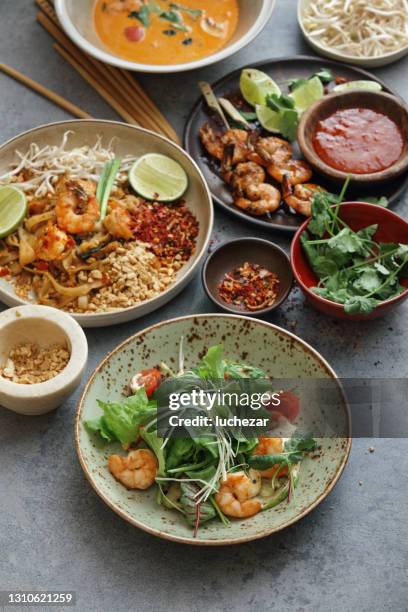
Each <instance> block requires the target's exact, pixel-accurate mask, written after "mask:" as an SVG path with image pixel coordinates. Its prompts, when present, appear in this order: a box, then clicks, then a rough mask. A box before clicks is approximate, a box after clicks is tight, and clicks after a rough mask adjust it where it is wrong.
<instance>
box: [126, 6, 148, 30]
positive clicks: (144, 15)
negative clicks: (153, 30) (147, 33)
mask: <svg viewBox="0 0 408 612" xmlns="http://www.w3.org/2000/svg"><path fill="white" fill-rule="evenodd" d="M128 17H129V19H138V20H139V21H140V22H141V23H142V24H143V25H144V26H145V27H146V28H148V27H149V25H150V7H149V6H148V5H147V4H144V5H143V6H142V7H141V8H140V10H138V11H131V12H130V13H129V15H128Z"/></svg>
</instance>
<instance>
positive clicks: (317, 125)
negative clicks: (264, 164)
mask: <svg viewBox="0 0 408 612" xmlns="http://www.w3.org/2000/svg"><path fill="white" fill-rule="evenodd" d="M298 139H299V145H300V148H301V151H302V153H303V155H304V156H305V157H306V159H307V160H308V161H309V163H310V164H311V165H312V166H313V168H314V169H315V170H316V171H317V172H319V173H320V174H323V175H325V176H327V177H329V178H331V179H334V180H337V181H344V180H345V179H346V178H347V177H348V176H351V177H352V179H353V181H354V182H355V183H366V184H367V183H369V184H373V183H380V182H385V181H389V180H393V179H395V178H396V177H397V176H400V175H401V174H403V173H404V172H406V171H407V170H408V107H407V106H406V104H405V103H404V102H403V101H402V100H400V99H399V98H397V97H395V96H392V95H390V94H387V93H379V92H372V91H350V92H347V93H341V94H329V95H328V96H325V97H324V98H322V99H321V100H319V101H318V102H316V103H315V104H314V105H313V106H312V107H310V109H308V110H307V111H306V112H305V113H304V114H303V116H302V119H301V122H300V126H299V133H298Z"/></svg>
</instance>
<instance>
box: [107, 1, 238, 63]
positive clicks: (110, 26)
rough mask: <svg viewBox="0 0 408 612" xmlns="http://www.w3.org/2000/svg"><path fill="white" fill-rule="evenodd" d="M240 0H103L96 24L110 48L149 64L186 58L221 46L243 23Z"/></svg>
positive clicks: (174, 61)
mask: <svg viewBox="0 0 408 612" xmlns="http://www.w3.org/2000/svg"><path fill="white" fill-rule="evenodd" d="M238 13H239V9H238V2H237V0H183V2H182V3H178V2H170V1H169V0H155V1H154V2H150V1H147V0H145V1H144V2H143V1H141V0H97V2H96V5H95V28H96V32H97V34H98V36H99V37H100V39H101V40H102V42H103V43H104V44H105V45H106V46H107V47H108V48H109V50H110V51H111V52H112V53H114V54H115V55H118V56H120V57H122V58H124V59H127V60H130V61H135V62H139V63H143V64H183V63H185V62H191V61H195V60H198V59H201V58H203V57H206V56H208V55H211V54H213V53H216V52H217V51H219V50H220V49H221V48H222V47H224V46H225V45H226V43H227V42H228V41H229V40H230V39H231V38H232V36H233V34H234V32H235V30H236V28H237V24H238Z"/></svg>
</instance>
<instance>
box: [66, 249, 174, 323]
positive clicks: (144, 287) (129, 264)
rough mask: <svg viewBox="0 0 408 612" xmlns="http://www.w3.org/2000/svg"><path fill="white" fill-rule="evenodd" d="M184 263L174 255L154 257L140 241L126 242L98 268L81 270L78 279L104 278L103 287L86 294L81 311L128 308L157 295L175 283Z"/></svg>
mask: <svg viewBox="0 0 408 612" xmlns="http://www.w3.org/2000/svg"><path fill="white" fill-rule="evenodd" d="M183 264H184V262H183V261H181V260H180V259H177V257H175V258H174V259H173V261H172V262H170V261H169V260H168V259H165V258H162V257H157V256H156V255H155V254H154V253H152V251H151V250H150V249H149V248H148V245H146V244H144V243H142V242H136V241H134V242H128V243H126V244H124V245H123V247H120V248H117V249H116V250H115V251H113V252H112V253H110V254H109V255H108V257H106V258H105V259H104V260H103V261H102V262H101V264H100V269H98V270H92V271H90V272H85V271H82V272H81V273H80V274H82V275H83V276H82V277H81V278H80V280H81V282H92V281H94V280H97V279H99V278H105V279H106V283H105V285H104V286H103V287H101V288H100V289H98V291H96V292H92V293H91V294H90V295H88V296H85V297H86V300H83V312H109V311H112V310H115V309H117V308H129V307H130V306H134V305H135V304H138V303H140V302H144V301H145V300H150V299H152V298H154V297H157V296H158V295H160V294H161V293H163V291H165V290H166V289H167V288H168V287H169V286H170V285H171V284H172V283H174V281H175V279H176V276H177V272H178V270H180V268H181V267H182V266H183ZM99 275H100V276H99ZM68 310H69V311H70V312H78V306H77V305H75V306H72V307H70V306H68Z"/></svg>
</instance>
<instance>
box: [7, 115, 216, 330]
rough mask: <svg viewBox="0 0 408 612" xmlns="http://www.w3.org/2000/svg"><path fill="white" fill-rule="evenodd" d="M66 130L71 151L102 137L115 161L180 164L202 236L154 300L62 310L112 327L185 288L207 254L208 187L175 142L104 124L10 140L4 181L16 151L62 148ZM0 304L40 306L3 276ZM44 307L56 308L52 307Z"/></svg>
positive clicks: (54, 128) (53, 128) (59, 126)
mask: <svg viewBox="0 0 408 612" xmlns="http://www.w3.org/2000/svg"><path fill="white" fill-rule="evenodd" d="M68 131H70V132H71V134H70V135H69V145H67V147H68V149H69V150H71V148H76V147H82V146H84V145H88V146H93V145H95V143H96V141H97V139H98V138H99V137H101V146H103V147H108V146H109V145H110V144H111V143H113V144H111V146H112V147H113V149H114V155H115V156H116V157H120V158H122V159H124V158H126V156H131V157H134V158H138V157H140V156H142V155H144V154H146V153H159V154H163V155H166V156H168V157H170V158H172V159H173V160H175V161H177V162H178V163H179V164H180V165H181V166H182V167H183V168H184V170H185V172H186V174H187V177H188V189H187V191H186V193H185V194H184V196H183V200H185V201H186V206H187V208H188V210H189V212H191V213H192V215H193V216H194V217H195V219H196V220H197V221H198V223H199V229H198V235H197V237H196V238H195V250H194V251H193V253H192V255H191V257H190V259H189V260H188V261H187V262H186V263H185V264H184V265H183V266H182V267H181V269H177V271H176V272H175V274H174V277H172V279H171V281H170V282H169V284H168V285H166V286H165V288H164V290H163V291H162V292H161V293H159V294H158V295H155V296H154V297H152V298H150V299H146V300H144V301H140V302H139V303H136V304H134V305H129V306H127V307H116V306H115V307H114V308H113V309H111V310H109V311H102V310H101V311H98V310H97V311H95V312H89V311H85V312H83V313H81V312H78V311H77V312H73V311H72V310H70V308H69V306H68V307H67V308H64V307H62V309H63V310H67V311H68V312H70V314H72V316H74V318H75V319H76V320H77V321H78V323H80V325H82V326H83V327H99V326H107V325H114V324H118V323H123V322H126V321H130V320H132V319H136V318H138V317H141V316H144V315H146V314H148V313H150V312H152V311H154V310H156V309H157V308H160V307H161V306H163V305H164V304H166V303H167V302H169V301H170V300H171V299H172V298H173V297H175V296H176V295H177V294H178V293H179V292H180V291H181V290H182V289H183V288H184V287H185V286H186V285H187V283H188V282H189V281H190V280H191V278H192V277H193V275H194V273H195V271H196V269H197V267H198V265H199V263H200V261H201V259H202V258H203V256H204V254H205V253H206V250H207V246H208V243H209V240H210V235H211V230H212V225H213V205H212V200H211V195H210V192H209V190H208V187H207V185H206V183H205V181H204V178H203V176H202V174H201V172H200V170H199V169H198V167H197V165H196V164H195V162H194V161H193V160H192V159H191V158H190V157H189V156H188V155H187V154H186V153H185V152H184V151H183V150H182V149H181V148H180V147H179V146H177V145H176V144H174V143H173V142H171V141H169V140H167V139H166V138H163V137H162V136H159V135H157V134H154V133H152V132H149V131H147V130H144V129H142V128H138V127H134V126H130V125H127V124H124V123H118V122H114V121H102V120H74V121H63V122H59V123H53V124H49V125H43V126H40V127H37V128H35V129H33V130H30V131H28V132H25V133H23V134H20V135H19V136H17V137H15V138H13V139H11V140H9V141H8V142H6V143H5V144H3V145H2V146H1V147H0V176H4V174H5V173H7V172H8V171H9V170H10V167H11V166H12V165H13V164H16V162H18V161H19V159H18V158H17V156H16V151H19V152H20V153H23V152H26V151H27V150H28V149H29V147H30V145H31V144H32V143H35V144H36V145H37V146H38V147H39V149H40V150H41V149H42V148H43V147H46V146H47V145H48V146H59V145H60V143H61V142H62V140H63V138H64V135H65V134H66V133H67V132H68ZM129 165H130V163H129ZM1 182H2V181H1V180H0V183H1ZM78 282H79V281H78ZM0 300H1V301H2V302H4V303H5V304H7V305H8V306H18V305H22V304H26V303H38V302H37V301H36V300H35V295H34V294H33V293H31V294H30V295H29V296H28V298H27V299H23V298H21V297H19V296H18V295H17V294H16V291H15V286H14V284H13V282H12V281H10V280H8V279H7V278H5V277H2V278H0ZM46 305H51V306H54V304H46Z"/></svg>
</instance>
